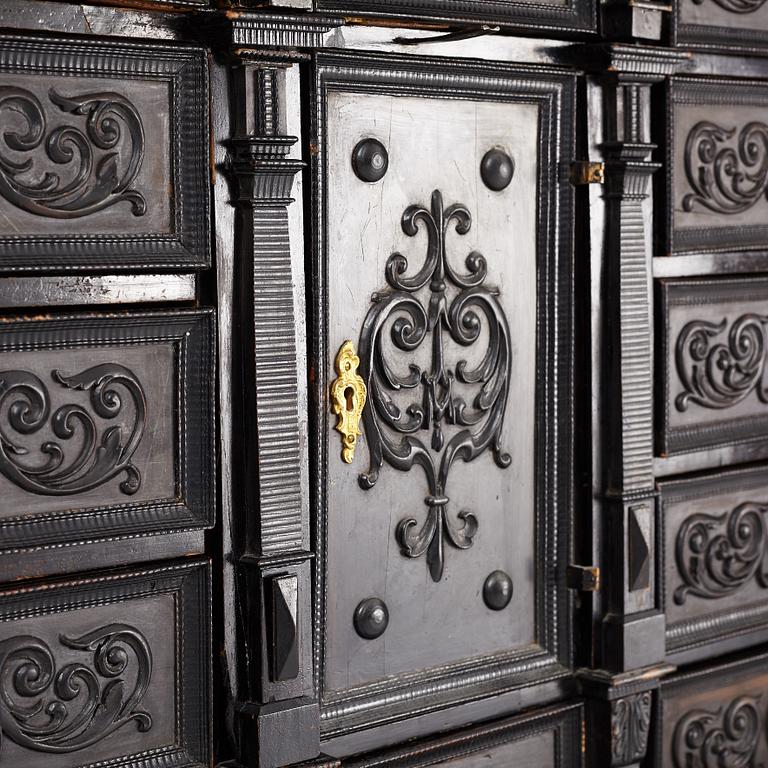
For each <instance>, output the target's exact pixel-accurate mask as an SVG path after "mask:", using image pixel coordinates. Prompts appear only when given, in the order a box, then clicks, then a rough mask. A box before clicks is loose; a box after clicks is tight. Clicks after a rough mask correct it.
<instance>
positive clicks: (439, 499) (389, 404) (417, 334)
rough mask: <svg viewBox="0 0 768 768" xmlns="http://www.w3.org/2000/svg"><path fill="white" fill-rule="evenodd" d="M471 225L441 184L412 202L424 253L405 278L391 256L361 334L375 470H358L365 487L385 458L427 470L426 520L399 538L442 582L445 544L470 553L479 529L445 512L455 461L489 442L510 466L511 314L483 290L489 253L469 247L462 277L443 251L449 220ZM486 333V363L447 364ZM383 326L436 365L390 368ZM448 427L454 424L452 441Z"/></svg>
mask: <svg viewBox="0 0 768 768" xmlns="http://www.w3.org/2000/svg"><path fill="white" fill-rule="evenodd" d="M471 223H472V219H471V216H470V214H469V211H468V210H467V209H466V208H465V207H464V206H463V205H460V204H454V205H451V206H449V207H447V208H444V207H443V197H442V194H441V193H440V191H439V190H435V191H434V192H433V193H432V201H431V206H430V209H429V210H427V209H426V208H424V207H421V206H418V205H412V206H409V207H408V208H406V210H405V212H404V213H403V217H402V228H403V231H404V232H405V234H406V235H408V236H409V237H413V236H415V235H416V234H417V233H418V232H419V229H420V228H421V227H423V228H424V230H425V231H426V234H427V238H428V240H427V242H428V245H427V255H426V259H425V261H424V263H423V265H422V266H421V268H420V269H419V270H418V271H417V272H416V273H415V274H414V275H412V276H409V275H408V274H407V273H408V261H407V259H406V258H405V256H403V255H402V254H399V253H394V254H392V255H391V256H390V257H389V259H388V261H387V265H386V269H385V273H386V279H387V282H388V283H389V285H390V287H391V290H390V291H389V292H386V293H381V294H377V295H376V296H374V306H373V307H372V308H371V309H370V311H369V312H368V315H367V317H366V319H365V322H364V324H363V329H362V331H361V334H360V344H359V349H360V359H361V365H360V371H361V375H362V377H363V379H364V380H365V383H366V385H367V389H368V397H369V403H370V407H368V408H366V409H365V410H364V411H363V423H364V426H365V433H366V437H367V443H368V447H369V451H370V469H369V471H368V472H367V473H366V474H363V475H361V476H360V485H361V487H362V488H364V489H366V490H367V489H370V488H372V487H373V486H374V485H375V483H376V481H377V479H378V477H379V472H380V470H381V466H382V464H383V462H384V461H386V462H387V463H388V464H390V465H391V466H392V467H394V468H395V469H399V470H402V471H405V472H407V471H410V469H411V468H412V467H413V466H414V465H415V464H418V465H419V466H420V467H421V468H422V470H423V471H424V474H425V475H426V479H427V484H428V487H429V495H428V496H427V498H426V499H425V502H426V504H427V507H428V511H427V516H426V519H425V521H424V523H423V524H422V526H421V527H420V528H419V524H418V521H417V520H416V518H406V519H404V520H401V521H400V523H399V525H398V528H397V538H398V541H399V543H400V545H401V547H402V551H403V554H404V555H406V556H407V557H420V556H422V555H424V554H425V553H426V556H427V563H428V566H429V570H430V575H431V576H432V579H433V580H434V581H440V579H441V578H442V573H443V565H444V557H445V555H444V549H443V546H444V541H445V540H446V539H447V540H448V542H450V543H451V544H452V545H453V546H455V547H457V548H459V549H467V548H469V547H471V546H472V540H473V538H474V535H475V533H476V531H477V525H478V523H477V518H476V517H475V515H474V514H473V513H472V512H469V511H461V512H459V513H458V515H457V518H458V520H459V522H460V525H457V524H456V522H454V520H453V519H452V518H451V517H449V515H448V512H447V506H448V503H449V501H450V499H449V498H448V496H447V495H446V491H447V484H448V476H449V473H450V469H451V466H452V465H453V463H454V462H455V461H456V460H458V459H461V460H462V461H465V462H470V461H472V460H473V459H475V458H476V457H477V456H479V455H480V454H482V453H483V452H484V451H485V450H486V449H487V448H490V449H491V450H492V451H493V454H494V458H495V460H496V463H497V465H498V466H500V467H507V466H509V464H510V462H511V458H510V456H509V455H508V454H507V453H506V452H504V451H503V450H502V447H501V428H502V424H503V419H504V412H505V410H506V404H507V395H508V391H509V376H510V371H511V363H512V354H511V344H510V333H509V327H508V324H507V319H506V316H505V314H504V310H503V309H502V307H501V305H500V304H499V302H498V300H497V298H496V294H495V292H494V291H492V290H489V289H488V288H486V287H484V286H483V283H484V281H485V278H486V275H487V264H486V261H485V258H484V257H483V256H482V255H481V254H479V253H477V252H472V253H470V254H469V255H468V256H467V258H466V260H465V265H466V272H464V273H462V272H459V271H457V270H456V269H455V268H454V266H453V265H452V263H451V262H450V260H449V259H448V257H447V254H446V248H445V240H446V233H447V232H448V230H449V228H450V227H451V225H453V227H454V229H455V231H456V232H457V233H458V234H459V235H464V234H466V233H467V232H468V231H469V229H470V227H471ZM449 285H450V286H453V288H455V289H456V290H455V292H454V293H453V295H452V297H449V296H448V295H447V292H448V288H449ZM424 289H428V296H427V297H426V298H424V299H422V298H421V297H420V296H419V295H417V294H418V293H419V292H421V291H423V290H424ZM484 329H485V331H486V333H487V347H486V348H485V350H484V354H483V355H482V357H481V359H480V362H479V363H477V364H475V365H474V367H470V366H469V364H468V362H467V361H466V360H463V359H461V360H457V361H456V362H455V365H453V366H451V365H450V364H449V362H448V361H447V360H446V346H445V342H446V339H450V340H451V341H452V342H454V344H456V345H459V346H461V347H471V346H473V345H475V344H476V342H478V340H479V339H480V338H481V333H482V332H483V330H484ZM387 331H389V335H390V339H391V343H392V344H393V345H394V348H395V349H396V350H399V351H400V352H403V353H411V352H414V351H415V350H418V349H419V348H420V347H421V345H422V344H423V343H424V342H426V340H427V338H429V340H430V342H431V364H430V370H429V371H427V370H422V369H421V368H420V367H419V366H418V365H416V364H415V363H413V362H411V363H409V364H408V372H407V373H405V374H403V373H398V372H396V370H395V367H394V366H395V365H396V364H398V363H401V362H402V361H401V360H399V359H395V360H394V361H390V359H389V357H388V355H387V354H386V353H385V345H384V343H383V340H384V337H385V335H386V333H387ZM403 359H405V360H407V357H406V356H405V355H404V356H403ZM456 382H460V383H461V384H462V385H468V386H473V387H475V388H476V394H475V397H474V399H473V402H472V403H471V405H468V404H467V403H466V402H465V401H464V400H463V399H462V398H461V397H459V396H458V395H457V394H456V393H455V383H456ZM409 390H417V391H418V395H419V396H418V397H417V399H415V400H414V401H413V402H411V404H410V405H408V406H407V407H406V408H405V409H403V408H402V407H401V405H399V404H398V403H397V402H396V395H397V394H398V393H404V392H407V391H409ZM449 426H451V427H456V428H457V429H456V430H455V431H454V432H453V434H452V435H451V436H450V438H449V439H447V440H446V429H447V428H448V427H449ZM419 431H431V440H430V442H429V447H428V446H427V445H426V444H425V443H424V442H423V441H422V440H421V439H420V438H419V437H417V436H416V435H417V433H418V432H419Z"/></svg>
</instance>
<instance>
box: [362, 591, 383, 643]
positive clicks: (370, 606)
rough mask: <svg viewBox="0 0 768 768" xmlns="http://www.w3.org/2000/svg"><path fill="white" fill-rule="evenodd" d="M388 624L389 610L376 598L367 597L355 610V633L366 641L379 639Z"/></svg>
mask: <svg viewBox="0 0 768 768" xmlns="http://www.w3.org/2000/svg"><path fill="white" fill-rule="evenodd" d="M388 624H389V610H388V609H387V606H386V603H385V602H384V601H383V600H380V599H379V598H378V597H368V598H366V599H365V600H363V602H362V603H360V605H358V606H357V608H355V631H356V632H357V634H358V635H360V637H362V638H365V639H366V640H375V639H376V638H377V637H381V636H382V635H383V634H384V632H385V630H386V628H387V625H388Z"/></svg>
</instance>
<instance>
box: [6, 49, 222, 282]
mask: <svg viewBox="0 0 768 768" xmlns="http://www.w3.org/2000/svg"><path fill="white" fill-rule="evenodd" d="M207 66H208V62H207V55H206V52H205V49H202V48H195V47H183V48H182V47H173V46H169V45H162V46H160V45H146V44H145V45H137V44H134V43H128V42H119V43H118V42H112V41H109V42H107V41H98V42H89V41H79V40H78V41H76V40H64V39H55V38H33V37H18V36H13V35H0V74H9V73H11V74H12V73H18V74H30V73H38V74H41V75H42V74H51V73H56V74H64V75H71V76H75V77H76V76H78V75H80V76H88V75H95V76H98V77H100V78H114V79H115V80H117V81H119V80H126V79H138V80H167V81H169V82H170V83H171V89H170V93H171V99H172V103H171V111H170V115H169V123H170V126H171V136H170V137H169V141H170V145H171V149H170V157H171V174H172V177H173V190H174V194H173V199H172V208H173V231H172V232H170V233H168V234H162V235H161V234H138V235H123V236H120V235H112V234H105V235H55V234H52V235H7V234H3V235H2V236H0V272H24V271H43V270H48V271H52V272H63V271H75V270H80V271H82V270H91V271H105V270H114V269H179V268H189V269H204V268H206V267H208V266H210V242H209V241H210V222H209V208H210V206H209V191H210V190H209V188H210V179H209V176H210V168H209V161H208V155H209V148H210V143H209V139H208V74H207ZM83 226H84V227H87V217H86V218H85V219H83Z"/></svg>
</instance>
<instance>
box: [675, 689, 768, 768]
mask: <svg viewBox="0 0 768 768" xmlns="http://www.w3.org/2000/svg"><path fill="white" fill-rule="evenodd" d="M761 698H762V696H739V697H738V698H737V699H734V700H733V701H732V702H731V704H730V705H729V706H728V708H727V709H726V708H724V707H720V708H719V709H717V710H715V711H714V712H711V711H708V710H706V709H693V710H691V711H690V712H688V713H687V714H685V715H684V716H683V717H682V718H681V719H680V721H679V722H678V724H677V726H676V728H675V732H674V736H673V740H672V755H673V758H674V761H675V768H748V766H757V763H755V762H754V759H755V752H756V751H757V744H758V739H759V736H760V733H761V732H763V731H764V730H765V722H764V720H763V718H762V716H761V715H760V712H759V710H758V708H757V705H758V703H759V702H760V699H761Z"/></svg>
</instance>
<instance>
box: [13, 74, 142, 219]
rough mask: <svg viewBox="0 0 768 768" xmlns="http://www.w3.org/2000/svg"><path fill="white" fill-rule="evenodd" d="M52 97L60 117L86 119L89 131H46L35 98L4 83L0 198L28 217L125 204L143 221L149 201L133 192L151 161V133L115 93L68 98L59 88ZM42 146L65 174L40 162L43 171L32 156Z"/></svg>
mask: <svg viewBox="0 0 768 768" xmlns="http://www.w3.org/2000/svg"><path fill="white" fill-rule="evenodd" d="M48 98H49V100H50V101H51V103H52V104H53V105H54V106H56V107H57V108H58V109H59V110H60V111H61V112H63V113H66V114H70V115H75V116H77V117H83V118H85V126H84V130H81V128H80V127H76V126H74V125H62V126H59V127H56V128H54V129H53V130H51V131H50V132H47V124H48V120H47V119H46V113H45V109H44V107H43V105H42V103H41V102H40V100H39V99H38V98H37V96H35V94H33V93H31V92H30V91H27V90H25V89H23V88H18V87H15V86H11V85H5V86H0V125H3V126H4V128H3V129H2V130H0V195H2V196H3V197H5V198H6V199H7V200H8V201H10V202H11V203H13V204H14V205H16V206H18V207H19V208H21V209H23V210H25V211H27V212H29V213H33V214H36V215H38V216H46V217H49V218H55V219H72V218H77V217H79V216H86V215H88V214H91V213H95V212H96V211H100V210H102V209H104V208H108V207H109V206H111V205H114V204H115V203H120V202H126V203H128V204H129V205H130V209H131V212H132V213H133V215H134V216H143V215H144V214H145V213H146V211H147V202H146V200H145V199H144V197H143V196H142V195H141V193H139V192H137V191H136V190H135V189H131V184H133V182H134V181H135V179H136V176H137V174H138V173H139V169H140V167H141V162H142V159H143V157H144V128H143V126H142V123H141V118H140V117H139V114H138V112H137V111H136V108H135V107H134V106H133V104H132V103H131V102H130V101H129V100H128V99H126V98H125V97H124V96H121V95H120V94H118V93H112V92H109V91H105V92H101V93H88V94H83V95H82V96H64V95H62V94H60V93H58V92H57V91H56V90H54V89H53V88H52V89H50V90H49V92H48ZM9 125H11V126H12V127H10V128H9V127H8V126H9ZM124 129H125V130H124ZM43 144H44V146H45V154H46V157H47V160H48V161H49V163H50V164H52V167H53V168H55V167H56V166H65V167H66V169H67V176H66V177H63V176H61V175H59V174H58V173H56V172H55V171H53V170H40V167H39V164H40V159H39V158H38V165H37V167H36V164H35V160H33V159H32V158H29V157H28V156H27V157H26V159H25V155H28V153H30V152H35V151H37V150H38V149H39V148H40V147H41V146H42V145H43Z"/></svg>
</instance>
